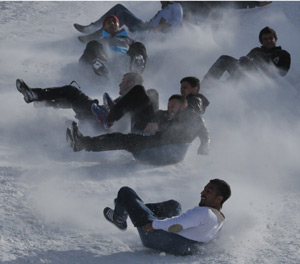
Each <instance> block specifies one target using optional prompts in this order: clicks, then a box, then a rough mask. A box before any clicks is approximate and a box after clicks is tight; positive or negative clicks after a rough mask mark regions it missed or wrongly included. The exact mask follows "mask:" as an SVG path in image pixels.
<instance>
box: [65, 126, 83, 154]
mask: <svg viewBox="0 0 300 264" xmlns="http://www.w3.org/2000/svg"><path fill="white" fill-rule="evenodd" d="M82 138H83V135H82V134H81V133H80V132H79V129H78V126H77V123H76V122H72V128H69V127H68V128H67V131H66V139H67V142H68V143H69V145H70V147H71V148H72V149H73V151H74V152H77V151H80V150H83V149H84V146H83V144H82Z"/></svg>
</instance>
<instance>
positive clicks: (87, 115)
mask: <svg viewBox="0 0 300 264" xmlns="http://www.w3.org/2000/svg"><path fill="white" fill-rule="evenodd" d="M143 81H144V80H143V78H142V76H141V75H140V74H138V73H135V72H128V73H126V74H124V75H123V78H122V81H121V83H120V84H119V89H120V90H119V94H120V96H119V97H118V98H116V99H115V100H114V102H116V103H117V102H118V101H120V100H121V98H122V97H123V96H124V95H125V94H127V93H128V92H129V91H130V90H131V89H132V88H133V87H134V86H136V85H141V84H143ZM16 87H17V90H18V91H19V92H20V93H22V94H23V96H24V100H25V102H26V103H28V104H29V103H32V102H34V104H35V106H37V107H40V106H46V107H54V108H65V109H70V108H72V109H73V111H74V112H75V114H76V116H75V117H76V118H77V119H78V120H79V121H80V122H82V123H84V122H88V123H91V124H92V125H93V126H95V127H98V128H99V127H100V126H99V121H98V120H97V119H96V117H95V116H94V114H93V112H92V109H91V107H92V105H93V104H96V105H97V106H98V107H99V108H101V109H103V110H105V109H108V108H109V103H110V102H111V101H112V100H111V98H110V97H109V95H108V94H107V93H104V95H103V102H104V105H99V101H98V100H97V99H92V98H90V97H88V96H87V95H86V94H85V93H84V92H83V91H81V90H80V89H78V88H77V87H75V86H73V85H72V84H70V85H65V86H61V87H52V88H30V87H29V86H28V85H27V84H26V83H25V82H24V81H23V80H21V79H17V80H16ZM135 125H137V128H139V124H138V123H136V124H132V127H133V128H134V127H135Z"/></svg>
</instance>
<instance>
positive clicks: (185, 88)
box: [180, 77, 200, 96]
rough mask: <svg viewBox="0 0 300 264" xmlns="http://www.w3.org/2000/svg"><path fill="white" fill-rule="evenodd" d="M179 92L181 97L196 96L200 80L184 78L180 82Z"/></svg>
mask: <svg viewBox="0 0 300 264" xmlns="http://www.w3.org/2000/svg"><path fill="white" fill-rule="evenodd" d="M180 85H181V87H180V92H181V94H182V95H183V96H188V95H189V94H197V93H199V90H200V80H199V79H198V78H196V77H184V78H183V79H182V80H181V81H180Z"/></svg>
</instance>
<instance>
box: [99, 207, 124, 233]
mask: <svg viewBox="0 0 300 264" xmlns="http://www.w3.org/2000/svg"><path fill="white" fill-rule="evenodd" d="M114 213H115V211H114V210H113V209H111V208H109V207H105V208H104V210H103V214H104V217H105V218H106V220H107V221H109V222H111V223H112V224H114V225H115V226H116V227H118V228H119V229H121V230H126V229H127V222H126V220H125V221H124V220H123V219H122V217H117V216H115V214H114Z"/></svg>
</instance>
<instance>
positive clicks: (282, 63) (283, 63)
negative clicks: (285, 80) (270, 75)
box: [271, 50, 291, 76]
mask: <svg viewBox="0 0 300 264" xmlns="http://www.w3.org/2000/svg"><path fill="white" fill-rule="evenodd" d="M271 60H272V62H273V63H274V65H275V66H276V67H277V68H278V69H279V74H280V75H281V76H285V75H286V74H287V72H288V71H289V69H290V66H291V55H290V54H289V53H288V52H287V51H285V50H280V51H277V52H275V53H274V54H273V55H272V57H271Z"/></svg>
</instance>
